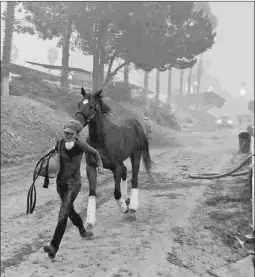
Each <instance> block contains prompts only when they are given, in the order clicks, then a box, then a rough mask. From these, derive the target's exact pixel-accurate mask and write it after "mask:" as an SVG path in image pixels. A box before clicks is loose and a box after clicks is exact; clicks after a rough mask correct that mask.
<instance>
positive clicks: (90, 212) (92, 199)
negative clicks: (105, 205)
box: [85, 196, 96, 230]
mask: <svg viewBox="0 0 255 277" xmlns="http://www.w3.org/2000/svg"><path fill="white" fill-rule="evenodd" d="M95 220H96V196H89V199H88V208H87V218H86V223H85V229H86V230H89V229H92V228H93V227H94V224H95Z"/></svg>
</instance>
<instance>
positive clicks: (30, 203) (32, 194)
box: [27, 149, 55, 215]
mask: <svg viewBox="0 0 255 277" xmlns="http://www.w3.org/2000/svg"><path fill="white" fill-rule="evenodd" d="M54 152H55V149H54V150H51V151H50V152H49V153H47V154H46V155H45V156H43V157H42V158H41V159H40V160H39V162H38V163H37V164H36V166H35V170H34V174H33V183H32V185H31V186H30V188H29V190H28V193H27V215H28V214H29V213H30V214H32V213H33V211H34V209H35V205H36V188H35V181H36V179H37V178H38V176H39V173H40V172H41V170H42V166H43V163H44V161H45V159H46V158H47V157H49V159H50V157H51V156H52V155H53V153H54ZM49 159H48V163H49ZM40 163H41V164H40ZM39 164H40V169H39V170H38V172H37V173H36V169H37V167H38V165H39ZM46 166H48V164H47V165H46Z"/></svg>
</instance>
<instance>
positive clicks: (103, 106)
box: [100, 100, 112, 114]
mask: <svg viewBox="0 0 255 277" xmlns="http://www.w3.org/2000/svg"><path fill="white" fill-rule="evenodd" d="M100 107H101V112H102V113H103V114H109V113H110V112H111V111H112V109H111V107H110V106H109V105H108V104H106V103H105V102H104V101H103V100H101V101H100Z"/></svg>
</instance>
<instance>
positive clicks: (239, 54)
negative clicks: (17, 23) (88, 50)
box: [1, 2, 254, 98]
mask: <svg viewBox="0 0 255 277" xmlns="http://www.w3.org/2000/svg"><path fill="white" fill-rule="evenodd" d="M4 6H5V3H4V2H1V13H2V11H3V7H4ZM211 9H212V12H213V13H214V14H215V15H216V17H217V19H218V27H217V36H216V42H215V44H214V46H213V48H212V49H211V50H209V51H207V52H206V53H205V54H204V58H205V59H207V60H209V61H211V62H212V64H211V66H210V67H209V68H208V70H207V73H208V74H209V75H210V76H211V77H214V76H215V77H217V78H218V79H219V81H220V83H221V85H222V88H223V89H226V90H227V91H228V92H229V93H230V94H231V96H232V97H233V98H236V97H238V96H239V93H240V86H241V82H242V81H244V82H245V83H246V92H247V95H246V97H248V98H254V96H253V94H254V2H211ZM1 37H2V38H3V37H4V34H3V27H1ZM13 43H14V44H15V45H16V46H17V48H18V50H19V57H18V59H17V60H16V61H15V63H17V64H20V65H25V66H29V65H28V64H26V63H25V61H36V62H39V63H48V61H47V49H48V48H49V47H51V46H53V47H55V45H56V40H52V41H42V40H40V39H38V38H37V37H36V36H30V35H27V34H14V37H13ZM1 47H2V45H1ZM58 51H59V57H58V61H57V63H56V64H58V65H60V64H61V49H59V48H58ZM70 66H73V67H79V68H83V69H87V70H92V68H93V63H92V57H86V56H84V55H83V54H82V53H81V52H79V51H76V52H75V53H74V52H72V53H71V55H70ZM121 75H122V74H121V73H119V74H118V76H119V78H120V79H122V76H121ZM179 75H180V72H179V71H177V70H173V76H172V78H173V81H172V83H173V84H172V86H173V87H172V89H173V90H175V89H177V88H178V87H179ZM202 82H203V80H202ZM130 83H133V84H137V85H141V86H143V72H142V71H131V73H130ZM208 85H209V84H208ZM155 86H156V85H155V71H153V72H152V73H151V74H150V83H149V89H151V90H153V91H155ZM160 93H161V95H162V96H164V95H165V94H166V93H167V72H164V73H162V74H161V85H160Z"/></svg>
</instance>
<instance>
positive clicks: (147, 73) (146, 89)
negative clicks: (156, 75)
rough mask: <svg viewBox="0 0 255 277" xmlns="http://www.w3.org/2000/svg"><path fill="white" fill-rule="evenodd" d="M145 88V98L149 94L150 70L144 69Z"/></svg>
mask: <svg viewBox="0 0 255 277" xmlns="http://www.w3.org/2000/svg"><path fill="white" fill-rule="evenodd" d="M143 88H144V98H146V97H147V96H148V89H149V72H148V71H144V79H143Z"/></svg>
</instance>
